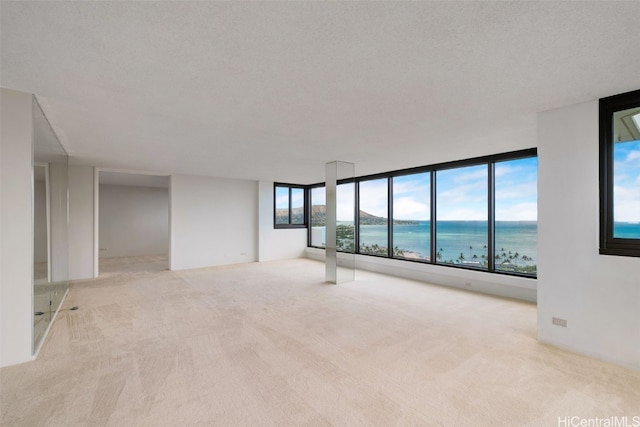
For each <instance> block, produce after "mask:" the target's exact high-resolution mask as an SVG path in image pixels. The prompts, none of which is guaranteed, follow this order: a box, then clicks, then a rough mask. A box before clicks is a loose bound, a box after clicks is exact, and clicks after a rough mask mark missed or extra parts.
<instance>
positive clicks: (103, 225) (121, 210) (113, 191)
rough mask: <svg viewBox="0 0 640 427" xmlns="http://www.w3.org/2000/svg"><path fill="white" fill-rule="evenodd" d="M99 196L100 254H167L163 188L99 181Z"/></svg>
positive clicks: (166, 197) (165, 191) (166, 199)
mask: <svg viewBox="0 0 640 427" xmlns="http://www.w3.org/2000/svg"><path fill="white" fill-rule="evenodd" d="M99 198H100V202H99V236H100V237H99V242H100V244H99V246H100V257H105V258H110V257H120V256H140V255H166V254H168V252H169V191H168V189H167V188H157V187H137V186H128V185H104V184H100V189H99Z"/></svg>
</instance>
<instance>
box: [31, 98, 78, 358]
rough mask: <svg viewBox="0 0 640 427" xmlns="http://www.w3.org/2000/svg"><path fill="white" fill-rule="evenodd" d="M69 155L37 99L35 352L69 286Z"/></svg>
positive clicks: (34, 183)
mask: <svg viewBox="0 0 640 427" xmlns="http://www.w3.org/2000/svg"><path fill="white" fill-rule="evenodd" d="M67 159H68V157H67V153H66V152H65V150H64V148H63V147H62V145H61V144H60V142H59V141H58V138H57V137H56V134H55V132H54V131H53V129H52V128H51V125H50V124H49V122H48V120H47V118H46V117H45V115H44V113H43V112H42V108H41V107H40V105H39V104H38V102H37V100H36V99H35V98H34V99H33V231H34V232H33V237H34V241H33V351H34V353H35V352H36V351H37V349H38V348H39V346H40V345H41V344H42V341H43V339H44V337H45V335H46V332H47V330H48V328H49V325H50V324H51V321H52V319H53V316H54V315H55V313H56V311H57V310H58V308H59V307H60V305H61V304H62V300H63V298H64V296H65V294H66V292H67V289H68V286H69V284H68V280H69V274H68V259H67V257H68V250H67V244H68V242H67V226H68V182H67V165H68V160H67Z"/></svg>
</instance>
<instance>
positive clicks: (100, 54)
mask: <svg viewBox="0 0 640 427" xmlns="http://www.w3.org/2000/svg"><path fill="white" fill-rule="evenodd" d="M1 8H2V9H1V13H2V28H1V31H2V33H1V36H2V46H1V47H2V57H1V60H2V64H1V65H2V69H1V72H2V74H1V84H2V86H4V87H9V88H12V89H18V90H23V91H27V92H32V93H35V94H36V96H37V97H38V99H39V101H40V103H41V104H42V107H43V109H44V110H45V113H46V114H47V116H48V118H49V120H50V122H51V124H52V126H53V127H54V128H55V130H56V132H57V133H58V136H59V138H60V141H61V142H62V144H63V145H64V146H65V148H66V150H67V151H68V152H69V154H70V155H71V156H72V162H74V163H83V164H92V165H97V166H101V167H108V168H116V169H117V168H121V169H127V170H144V171H149V172H157V173H188V174H199V175H211V176H222V177H232V178H246V179H264V180H276V181H283V182H298V183H311V182H318V181H322V180H323V176H324V163H325V162H328V161H332V160H343V161H349V162H355V163H356V167H357V173H358V175H363V174H369V173H375V172H384V171H389V170H393V169H399V168H405V167H412V166H419V165H424V164H430V163H435V162H441V161H447V160H455V159H459V158H466V157H472V156H478V155H484V154H491V153H495V152H501V151H506V150H512V149H518V148H528V147H533V146H535V145H536V127H535V126H536V113H537V112H539V111H543V110H547V109H551V108H555V107H560V106H564V105H569V104H573V103H577V102H582V101H587V100H593V99H597V98H599V97H602V96H606V95H613V94H616V93H621V92H625V91H628V90H632V89H638V88H640V49H639V48H638V47H639V46H640V26H638V24H637V22H638V18H639V17H640V2H593V3H590V2H499V3H493V2H411V3H399V2H347V3H337V2H295V3H294V2H277V3H275V2H69V3H67V2H15V3H14V2H5V1H3V2H2V6H1Z"/></svg>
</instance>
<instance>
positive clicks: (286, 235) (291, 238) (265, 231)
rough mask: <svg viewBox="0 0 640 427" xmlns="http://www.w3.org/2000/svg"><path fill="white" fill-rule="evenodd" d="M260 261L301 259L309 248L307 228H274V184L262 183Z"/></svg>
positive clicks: (260, 193)
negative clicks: (307, 247)
mask: <svg viewBox="0 0 640 427" xmlns="http://www.w3.org/2000/svg"><path fill="white" fill-rule="evenodd" d="M258 191H259V195H258V197H259V202H258V203H259V209H260V211H259V218H260V220H259V236H258V240H259V257H258V259H259V261H260V262H262V261H271V260H276V259H290V258H300V257H301V256H304V251H305V248H306V246H307V229H306V228H289V229H282V228H280V229H274V228H273V212H274V211H273V182H266V181H260V182H259V183H258Z"/></svg>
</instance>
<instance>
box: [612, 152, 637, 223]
mask: <svg viewBox="0 0 640 427" xmlns="http://www.w3.org/2000/svg"><path fill="white" fill-rule="evenodd" d="M613 147H614V148H613V161H614V164H613V206H614V221H617V222H640V141H628V142H619V143H617V144H615V145H614V146H613Z"/></svg>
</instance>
